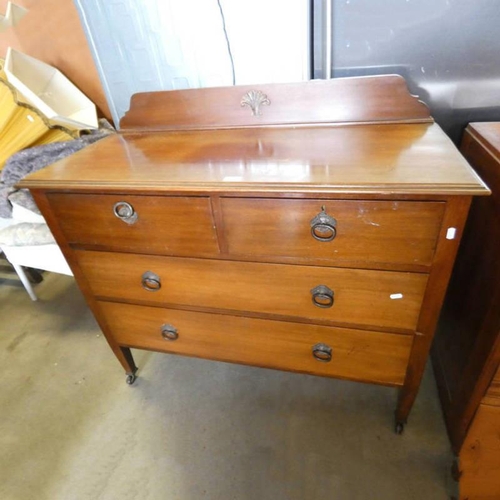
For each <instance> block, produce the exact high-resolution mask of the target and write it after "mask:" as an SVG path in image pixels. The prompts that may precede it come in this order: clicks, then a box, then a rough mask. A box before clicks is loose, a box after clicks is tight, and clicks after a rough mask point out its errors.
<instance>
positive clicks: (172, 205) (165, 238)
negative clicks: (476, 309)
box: [48, 193, 219, 256]
mask: <svg viewBox="0 0 500 500" xmlns="http://www.w3.org/2000/svg"><path fill="white" fill-rule="evenodd" d="M48 199H49V201H50V204H51V207H52V209H53V210H54V212H55V214H56V217H57V219H58V221H59V223H60V225H61V229H62V231H63V233H64V235H65V236H66V239H67V240H68V242H69V243H73V244H78V245H81V246H88V247H93V248H103V249H109V250H116V251H132V252H142V253H152V254H166V255H169V254H170V255H173V254H175V255H198V256H202V255H216V254H218V252H219V248H218V243H217V235H216V231H215V224H214V222H213V220H212V211H211V204H210V199H209V198H208V197H181V196H166V197H164V196H133V195H92V194H59V193H56V194H49V195H48ZM129 207H130V208H129ZM128 214H131V215H130V216H129V217H127V215H128Z"/></svg>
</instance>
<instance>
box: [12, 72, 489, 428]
mask: <svg viewBox="0 0 500 500" xmlns="http://www.w3.org/2000/svg"><path fill="white" fill-rule="evenodd" d="M259 92H260V93H259ZM264 93H265V94H264ZM240 101H241V105H240ZM122 127H123V131H122V133H121V134H119V135H116V136H113V137H109V138H106V139H104V140H102V141H101V142H99V143H97V144H95V145H93V146H91V147H89V148H87V149H86V150H84V151H81V152H80V153H78V154H76V155H74V156H73V157H71V158H69V159H67V160H63V161H61V162H59V163H56V164H55V165H53V166H52V167H50V168H48V169H46V170H44V171H41V172H38V173H36V174H34V175H32V176H30V177H29V178H28V179H26V180H25V181H23V182H22V185H23V186H24V187H29V188H30V189H31V190H32V192H33V194H34V196H35V198H36V200H37V203H38V204H39V206H40V208H41V210H42V212H43V214H44V216H45V217H46V219H47V220H48V222H49V225H50V227H51V229H52V231H53V232H54V234H55V236H56V239H57V241H58V243H59V244H60V245H61V248H62V249H63V252H64V253H65V255H66V257H67V258H68V260H69V262H70V263H71V267H72V269H73V271H74V274H75V277H76V278H77V280H78V283H79V285H80V287H81V288H82V290H83V291H84V293H85V295H86V298H87V300H88V302H89V305H90V306H91V308H92V310H93V311H94V313H95V315H96V317H97V319H98V321H99V323H100V326H101V328H102V329H103V331H104V333H105V335H106V338H107V340H108V342H109V344H110V346H111V348H112V349H113V351H114V352H115V354H116V356H117V357H118V359H119V360H120V362H121V363H122V365H123V366H124V367H125V369H126V371H127V373H128V375H129V378H128V381H129V382H133V380H134V379H135V372H136V367H135V364H134V362H133V359H132V356H131V353H130V348H131V347H135V348H141V349H150V350H154V351H163V352H168V353H174V354H185V355H189V356H197V357H203V358H209V359H216V360H223V361H230V362H236V363H245V364H250V365H256V366H263V367H270V368H277V369H283V370H293V371H298V372H304V373H311V374H314V375H323V376H332V377H339V378H346V379H352V380H357V381H363V382H371V383H377V384H384V385H388V386H396V387H399V388H400V398H399V402H398V407H397V410H396V422H397V430H398V432H400V431H401V430H402V428H403V424H404V422H405V421H406V419H407V416H408V414H409V412H410V409H411V406H412V404H413V401H414V399H415V396H416V394H417V390H418V386H419V384H420V380H421V376H422V372H423V369H424V365H425V362H426V358H427V354H428V351H429V347H430V344H431V341H432V337H433V333H434V328H435V326H436V322H437V318H438V314H439V311H440V307H441V303H442V300H443V296H444V292H445V290H446V286H447V282H448V278H449V275H450V272H451V268H452V266H453V261H454V257H455V252H456V250H457V246H458V243H459V241H460V237H461V232H462V228H463V224H464V221H465V218H466V216H467V211H468V207H469V204H470V200H471V197H472V196H473V195H476V194H487V193H488V189H487V188H486V187H485V186H484V184H483V183H482V182H481V181H480V179H479V178H478V177H477V176H476V175H475V174H474V173H473V171H472V170H471V169H470V168H469V166H468V165H467V163H466V162H465V161H464V160H463V158H462V157H461V156H460V155H459V153H458V152H457V151H456V149H455V148H454V146H453V145H452V143H451V142H450V141H449V140H448V138H447V137H446V136H445V135H444V133H443V132H442V131H441V129H440V128H439V127H438V126H437V125H435V124H434V123H433V122H432V119H431V118H430V117H429V114H428V111H427V109H426V108H425V106H424V105H423V104H422V103H420V102H419V101H417V100H416V99H415V98H414V97H413V96H410V95H409V94H408V92H407V90H406V86H405V83H404V80H403V79H401V78H400V77H396V76H389V77H373V78H355V79H345V80H334V81H331V82H308V83H304V84H287V85H266V86H262V87H259V91H257V90H255V89H254V88H250V87H232V88H225V89H204V90H190V91H176V92H163V93H156V94H155V93H152V94H139V95H136V96H134V98H133V100H132V108H131V111H129V113H128V114H127V115H126V117H125V118H124V119H123V120H122Z"/></svg>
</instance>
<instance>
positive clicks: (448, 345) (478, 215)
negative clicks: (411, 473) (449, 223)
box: [433, 124, 500, 452]
mask: <svg viewBox="0 0 500 500" xmlns="http://www.w3.org/2000/svg"><path fill="white" fill-rule="evenodd" d="M480 128H481V130H483V131H484V130H485V127H484V125H482V126H481V127H480ZM496 130H500V129H499V128H498V125H495V124H493V128H492V131H496ZM461 151H462V152H463V154H464V155H465V157H466V158H467V159H468V160H469V161H470V162H471V164H472V165H473V166H474V168H475V169H476V170H477V172H478V173H479V175H480V176H481V177H482V178H483V179H484V181H485V182H486V183H487V184H488V185H489V186H490V187H491V189H492V195H491V196H489V197H484V198H483V197H481V198H476V199H475V200H474V201H473V203H472V206H471V209H470V212H469V217H468V220H467V226H466V228H465V231H464V237H463V241H462V244H461V246H460V252H459V255H458V257H457V261H456V264H455V268H454V271H453V275H452V277H451V280H450V285H449V288H448V293H447V298H446V301H445V304H444V307H443V311H442V315H441V320H440V324H439V328H438V332H437V335H436V339H435V343H434V346H433V362H434V367H435V374H436V380H437V382H438V387H439V389H440V396H441V402H442V406H443V410H444V414H445V421H446V424H447V427H448V432H449V435H450V439H451V442H452V445H453V447H454V449H455V451H457V452H458V451H459V450H460V447H461V446H462V443H463V441H464V439H465V436H466V434H467V430H468V428H469V426H470V425H471V422H472V419H473V418H474V415H475V413H476V411H477V408H478V406H479V404H480V403H481V400H482V399H483V397H484V395H485V393H486V391H487V390H488V386H489V384H490V382H491V380H492V378H493V376H494V374H495V372H496V370H497V368H498V366H499V363H500V259H499V258H498V256H499V248H500V157H498V158H497V157H496V156H495V155H493V154H492V151H491V150H490V149H489V147H488V146H487V145H486V143H485V140H484V139H482V138H481V137H479V136H478V135H477V129H476V127H473V126H469V127H468V128H467V130H466V133H465V135H464V138H463V142H462V145H461Z"/></svg>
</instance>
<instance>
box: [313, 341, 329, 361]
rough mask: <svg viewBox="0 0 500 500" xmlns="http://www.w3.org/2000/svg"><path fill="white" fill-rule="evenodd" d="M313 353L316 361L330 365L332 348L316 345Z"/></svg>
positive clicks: (320, 344) (325, 345)
mask: <svg viewBox="0 0 500 500" xmlns="http://www.w3.org/2000/svg"><path fill="white" fill-rule="evenodd" d="M312 353H313V356H314V359H317V360H318V361H322V362H323V363H328V362H329V361H331V360H332V348H331V347H330V346H329V345H327V344H322V343H319V344H315V345H313V347H312Z"/></svg>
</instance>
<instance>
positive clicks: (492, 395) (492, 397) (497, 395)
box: [482, 367, 500, 406]
mask: <svg viewBox="0 0 500 500" xmlns="http://www.w3.org/2000/svg"><path fill="white" fill-rule="evenodd" d="M482 402H483V403H484V404H488V405H493V406H500V367H499V368H498V370H497V372H496V373H495V376H494V377H493V380H492V381H491V383H490V385H489V387H488V390H487V392H486V395H485V396H484V398H483V401H482Z"/></svg>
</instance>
